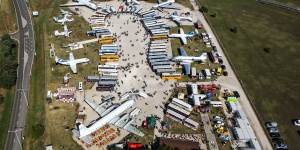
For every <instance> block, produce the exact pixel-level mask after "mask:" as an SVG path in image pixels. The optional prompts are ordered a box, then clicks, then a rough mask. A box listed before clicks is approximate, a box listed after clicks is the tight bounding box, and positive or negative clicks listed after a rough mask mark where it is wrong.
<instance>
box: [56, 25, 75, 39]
mask: <svg viewBox="0 0 300 150" xmlns="http://www.w3.org/2000/svg"><path fill="white" fill-rule="evenodd" d="M70 33H72V31H69V30H68V27H67V25H65V26H64V32H58V30H56V31H55V32H54V34H55V36H59V35H64V36H65V37H66V38H68V37H70Z"/></svg>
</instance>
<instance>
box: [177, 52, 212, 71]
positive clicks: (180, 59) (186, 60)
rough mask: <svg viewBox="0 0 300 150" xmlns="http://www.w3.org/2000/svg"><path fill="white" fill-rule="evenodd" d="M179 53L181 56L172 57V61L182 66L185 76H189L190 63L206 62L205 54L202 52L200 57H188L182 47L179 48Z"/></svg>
mask: <svg viewBox="0 0 300 150" xmlns="http://www.w3.org/2000/svg"><path fill="white" fill-rule="evenodd" d="M179 51H180V55H181V56H175V57H173V59H172V61H174V62H179V63H180V64H181V65H183V67H184V69H185V72H186V73H187V74H190V70H191V63H192V62H195V61H199V62H202V63H204V62H206V59H207V53H205V52H203V53H202V54H201V55H200V56H198V57H195V56H188V55H187V54H186V52H185V51H184V49H183V48H182V47H179Z"/></svg>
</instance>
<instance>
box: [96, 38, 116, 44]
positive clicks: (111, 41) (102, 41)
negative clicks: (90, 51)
mask: <svg viewBox="0 0 300 150" xmlns="http://www.w3.org/2000/svg"><path fill="white" fill-rule="evenodd" d="M98 41H99V43H100V44H112V43H113V40H100V38H99V40H98Z"/></svg>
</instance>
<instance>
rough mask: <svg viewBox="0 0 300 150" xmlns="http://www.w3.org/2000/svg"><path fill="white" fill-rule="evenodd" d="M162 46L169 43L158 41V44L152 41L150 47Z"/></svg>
mask: <svg viewBox="0 0 300 150" xmlns="http://www.w3.org/2000/svg"><path fill="white" fill-rule="evenodd" d="M160 46H167V43H158V44H154V43H151V44H150V46H149V47H160Z"/></svg>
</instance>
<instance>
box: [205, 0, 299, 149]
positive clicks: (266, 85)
mask: <svg viewBox="0 0 300 150" xmlns="http://www.w3.org/2000/svg"><path fill="white" fill-rule="evenodd" d="M199 3H200V4H201V5H205V6H207V7H208V9H209V11H208V14H207V16H208V20H209V21H210V22H211V23H212V25H213V28H214V29H215V30H216V32H217V34H218V36H219V38H220V39H221V41H222V43H223V45H224V46H225V48H226V50H225V51H226V53H227V54H228V55H229V58H230V60H231V61H232V63H233V66H234V68H235V69H236V71H237V76H238V78H239V79H240V80H241V81H242V83H243V86H244V87H245V89H246V92H247V93H248V95H249V98H250V102H251V103H252V104H253V105H254V109H255V110H256V113H257V115H258V117H259V119H260V121H261V122H262V123H264V122H267V121H276V122H278V124H279V127H278V128H279V130H280V134H281V135H282V138H283V139H284V143H286V144H287V145H288V148H289V149H298V148H299V147H300V143H299V142H298V141H297V140H296V139H299V135H298V134H297V131H299V127H295V126H294V125H293V124H292V120H293V119H297V118H299V111H297V110H298V106H299V105H300V101H299V100H298V99H299V96H300V94H299V92H298V88H299V83H300V81H299V75H300V72H299V67H300V59H299V57H300V53H299V51H298V49H299V47H300V43H299V40H300V32H298V30H299V23H300V14H299V13H297V12H293V11H289V10H285V9H281V8H278V7H273V6H270V5H263V4H260V3H258V2H256V1H254V0H251V1H249V0H241V1H232V0H214V1H208V0H199ZM236 8H239V9H236ZM214 12H216V13H217V17H211V16H210V15H211V14H212V13H214ZM232 27H237V28H238V33H232V32H231V31H230V28H232ZM265 48H270V49H271V50H270V51H269V53H267V52H266V51H264V49H265Z"/></svg>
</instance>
